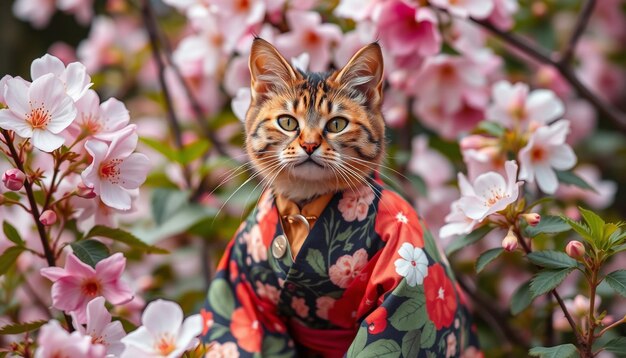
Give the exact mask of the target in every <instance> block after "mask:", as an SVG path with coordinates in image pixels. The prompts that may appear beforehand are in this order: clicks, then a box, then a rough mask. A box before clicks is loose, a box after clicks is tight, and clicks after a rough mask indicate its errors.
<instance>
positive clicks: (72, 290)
mask: <svg viewBox="0 0 626 358" xmlns="http://www.w3.org/2000/svg"><path fill="white" fill-rule="evenodd" d="M125 266H126V258H125V257H124V255H122V253H119V252H118V253H116V254H113V255H111V256H109V257H107V258H106V259H104V260H102V261H100V262H98V263H97V264H96V267H95V268H93V267H91V266H89V265H87V264H85V263H84V262H82V261H80V260H79V259H78V257H76V256H75V255H74V254H69V255H68V256H67V259H66V262H65V268H60V267H46V268H42V269H41V271H40V272H41V275H42V276H44V277H46V278H48V279H49V280H51V281H52V282H54V284H53V285H52V306H53V307H54V308H57V309H60V310H63V311H65V312H75V314H76V318H77V320H78V322H79V323H86V322H87V312H86V309H87V303H88V302H89V301H90V300H91V299H93V298H95V297H98V296H104V297H105V298H106V299H107V301H109V302H111V303H112V304H114V305H118V304H122V303H125V302H128V301H129V300H131V299H132V298H133V293H132V291H131V289H130V287H129V286H128V285H127V284H126V283H125V282H123V281H122V280H121V276H122V274H123V273H124V268H125Z"/></svg>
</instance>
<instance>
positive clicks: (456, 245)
mask: <svg viewBox="0 0 626 358" xmlns="http://www.w3.org/2000/svg"><path fill="white" fill-rule="evenodd" d="M493 229H494V228H493V227H491V226H488V225H484V226H481V227H479V228H478V229H476V230H474V231H472V232H470V233H469V234H467V235H466V236H463V237H460V238H458V239H456V240H454V241H452V243H451V244H450V245H448V248H447V249H446V254H447V255H451V254H452V253H454V252H456V251H458V250H460V249H462V248H464V247H465V246H468V245H471V244H473V243H476V242H478V241H479V240H480V239H482V238H483V237H485V236H486V235H487V234H488V233H490V232H491V230H493Z"/></svg>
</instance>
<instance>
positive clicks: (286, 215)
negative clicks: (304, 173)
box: [276, 193, 334, 256]
mask: <svg viewBox="0 0 626 358" xmlns="http://www.w3.org/2000/svg"><path fill="white" fill-rule="evenodd" d="M333 196H334V193H328V194H325V195H322V196H320V197H318V198H316V199H314V200H313V201H311V202H309V203H307V204H306V205H304V206H303V207H302V209H300V208H299V207H298V205H297V204H296V203H294V202H293V201H291V200H289V199H287V198H285V197H284V196H282V195H277V196H276V209H277V210H278V214H279V216H280V218H281V222H282V225H283V232H284V233H285V235H286V236H287V239H288V240H289V243H290V245H291V252H292V254H293V256H296V255H297V253H298V251H299V250H300V248H301V247H302V244H303V243H304V239H306V237H307V235H308V234H309V231H310V228H312V227H313V225H314V224H315V222H316V221H317V218H319V216H320V214H321V213H322V211H324V209H325V208H326V206H327V205H328V203H329V202H330V200H331V199H332V198H333ZM297 216H300V218H297ZM302 217H304V220H307V222H306V223H305V222H303V219H302ZM307 224H308V225H307ZM307 226H308V228H307Z"/></svg>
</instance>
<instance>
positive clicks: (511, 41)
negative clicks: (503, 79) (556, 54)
mask: <svg viewBox="0 0 626 358" xmlns="http://www.w3.org/2000/svg"><path fill="white" fill-rule="evenodd" d="M437 9H438V10H440V11H443V12H447V11H446V10H445V9H441V8H437ZM469 19H470V20H471V21H472V22H474V23H476V24H478V25H480V26H482V27H483V28H485V29H487V30H489V32H491V33H492V34H493V35H495V36H497V37H499V38H500V39H502V40H503V41H504V42H505V43H506V44H508V45H510V46H513V47H515V48H516V49H518V50H520V51H522V52H524V53H525V54H526V55H528V56H530V57H532V58H534V59H535V60H537V61H539V62H541V63H544V64H547V65H550V66H552V67H554V68H555V69H556V70H557V71H558V72H559V73H560V74H561V76H563V78H565V79H566V80H567V81H568V82H569V83H570V84H571V85H572V87H574V88H575V89H576V91H577V92H578V94H579V95H580V96H581V97H584V98H586V99H587V100H588V101H589V102H591V104H592V105H593V106H594V107H595V108H596V110H597V111H598V112H599V113H601V114H602V115H604V116H606V117H607V118H608V119H609V120H610V121H611V122H613V124H615V126H617V128H618V129H619V130H620V131H622V132H625V133H626V115H625V114H624V113H621V112H620V111H619V110H618V109H617V108H615V107H614V106H612V105H610V104H608V103H606V102H605V101H604V100H602V99H601V98H600V97H598V96H597V95H596V94H595V93H593V92H592V91H591V90H590V89H589V88H587V86H585V85H584V84H583V83H582V82H581V81H580V80H579V79H578V76H577V75H576V73H575V72H574V70H572V68H571V66H570V64H569V63H564V62H562V61H559V60H555V59H553V58H552V57H551V56H550V55H547V54H545V53H544V52H543V50H542V49H539V48H537V47H536V46H534V45H533V44H531V43H529V42H528V41H526V40H524V39H523V38H522V37H520V36H517V35H515V34H513V33H511V32H508V31H502V30H500V29H499V28H497V27H496V26H495V25H494V24H492V23H491V22H490V21H489V20H480V19H476V18H473V17H469Z"/></svg>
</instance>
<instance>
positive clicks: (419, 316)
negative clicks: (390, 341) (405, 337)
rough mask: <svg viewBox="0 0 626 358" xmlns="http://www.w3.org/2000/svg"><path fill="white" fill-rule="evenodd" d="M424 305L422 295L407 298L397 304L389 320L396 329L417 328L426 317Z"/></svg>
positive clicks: (408, 329) (424, 300) (424, 301)
mask: <svg viewBox="0 0 626 358" xmlns="http://www.w3.org/2000/svg"><path fill="white" fill-rule="evenodd" d="M425 305H426V298H425V297H424V296H423V295H419V296H416V297H412V298H409V299H408V300H406V301H404V302H402V303H401V304H400V306H398V308H397V309H396V311H395V312H394V313H393V315H392V316H391V317H390V318H389V322H390V323H391V325H392V326H393V327H394V328H395V329H397V330H398V331H410V330H413V329H419V328H421V327H422V326H423V325H424V323H426V318H427V317H428V315H427V314H426V307H425Z"/></svg>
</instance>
